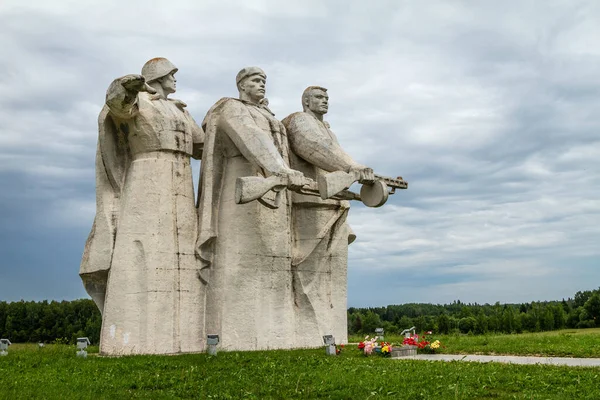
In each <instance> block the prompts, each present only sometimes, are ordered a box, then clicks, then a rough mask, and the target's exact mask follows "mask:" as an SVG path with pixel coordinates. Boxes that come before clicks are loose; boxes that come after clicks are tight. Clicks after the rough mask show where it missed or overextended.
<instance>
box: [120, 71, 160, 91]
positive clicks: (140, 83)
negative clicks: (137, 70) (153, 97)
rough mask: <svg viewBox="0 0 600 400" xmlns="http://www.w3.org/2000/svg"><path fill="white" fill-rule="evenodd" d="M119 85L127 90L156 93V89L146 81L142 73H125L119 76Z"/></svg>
mask: <svg viewBox="0 0 600 400" xmlns="http://www.w3.org/2000/svg"><path fill="white" fill-rule="evenodd" d="M121 85H123V87H124V88H125V89H126V90H127V91H128V92H134V93H138V92H148V93H151V94H154V93H156V90H155V89H154V88H153V87H152V86H150V85H148V84H147V83H146V78H144V77H143V76H142V75H136V74H130V75H125V76H124V77H122V78H121Z"/></svg>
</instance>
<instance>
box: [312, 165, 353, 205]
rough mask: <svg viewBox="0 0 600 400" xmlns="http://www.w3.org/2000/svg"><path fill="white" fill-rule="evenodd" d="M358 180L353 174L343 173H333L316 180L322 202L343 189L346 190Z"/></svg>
mask: <svg viewBox="0 0 600 400" xmlns="http://www.w3.org/2000/svg"><path fill="white" fill-rule="evenodd" d="M357 180H358V177H357V176H356V175H355V174H349V173H348V172H344V171H334V172H330V173H328V174H325V175H320V176H319V178H318V185H319V193H320V195H321V198H322V199H323V200H325V199H329V198H331V197H332V196H334V195H336V194H338V193H339V192H341V191H342V190H344V189H348V188H349V187H350V186H351V185H352V184H353V183H354V182H356V181H357Z"/></svg>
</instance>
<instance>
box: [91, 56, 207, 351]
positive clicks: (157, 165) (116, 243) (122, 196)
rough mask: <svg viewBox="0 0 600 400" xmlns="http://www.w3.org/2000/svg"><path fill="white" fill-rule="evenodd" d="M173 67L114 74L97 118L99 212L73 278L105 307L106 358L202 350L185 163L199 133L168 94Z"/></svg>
mask: <svg viewBox="0 0 600 400" xmlns="http://www.w3.org/2000/svg"><path fill="white" fill-rule="evenodd" d="M175 72H177V68H175V66H174V65H173V64H172V63H170V62H169V61H168V60H166V59H163V58H156V59H152V60H150V61H149V62H148V63H146V65H145V66H144V68H143V69H142V73H143V75H127V76H124V77H121V78H118V79H116V80H115V81H113V83H112V84H111V85H110V87H109V89H108V91H107V95H106V104H105V106H104V108H103V110H102V112H101V114H100V117H99V120H98V122H99V138H98V153H97V158H96V199H97V210H96V218H95V220H94V225H93V227H92V232H91V233H90V236H89V238H88V241H87V243H86V248H85V251H84V255H83V259H82V263H81V269H80V275H81V278H82V280H83V282H84V285H85V287H86V289H87V290H88V293H89V294H90V296H92V298H93V299H94V300H95V301H96V304H97V305H98V307H99V308H100V310H101V312H102V320H103V322H102V332H101V338H100V351H101V353H103V354H110V355H120V354H165V353H179V352H197V351H202V350H204V330H203V328H204V284H203V283H202V282H201V281H200V279H199V278H198V270H199V263H198V261H197V260H196V257H195V255H194V250H195V241H196V237H197V213H196V208H195V206H194V193H193V182H192V174H191V169H190V156H192V155H195V156H196V157H197V158H199V156H200V154H201V152H202V143H203V140H204V133H203V132H202V129H201V128H200V127H199V126H198V125H197V124H196V123H195V121H194V120H193V118H192V117H191V116H190V114H189V113H188V112H187V111H186V110H185V103H183V102H181V101H179V100H172V99H168V98H167V96H168V95H169V94H170V93H173V92H175V86H176V80H175V78H174V74H175ZM144 75H146V77H144Z"/></svg>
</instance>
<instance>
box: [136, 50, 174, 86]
mask: <svg viewBox="0 0 600 400" xmlns="http://www.w3.org/2000/svg"><path fill="white" fill-rule="evenodd" d="M177 71H178V69H177V67H176V66H175V65H173V63H172V62H171V61H169V60H167V59H166V58H164V57H156V58H153V59H152V60H149V61H148V62H146V64H144V66H143V67H142V75H143V76H144V78H146V83H147V84H149V85H150V86H152V87H154V88H155V89H158V87H157V86H160V88H161V89H162V90H161V91H162V92H163V93H164V94H165V95H168V94H169V93H175V91H176V90H177V79H175V73H176V72H177Z"/></svg>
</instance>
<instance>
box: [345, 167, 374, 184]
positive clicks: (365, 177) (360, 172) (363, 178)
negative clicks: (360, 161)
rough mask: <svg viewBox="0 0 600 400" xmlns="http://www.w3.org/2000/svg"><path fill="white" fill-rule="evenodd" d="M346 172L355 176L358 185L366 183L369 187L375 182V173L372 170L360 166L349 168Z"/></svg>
mask: <svg viewBox="0 0 600 400" xmlns="http://www.w3.org/2000/svg"><path fill="white" fill-rule="evenodd" d="M348 172H349V173H354V174H356V176H357V178H358V182H360V183H366V184H368V185H370V184H372V183H373V182H375V173H374V172H373V169H372V168H369V167H365V166H363V165H361V166H357V167H353V168H350V171H348Z"/></svg>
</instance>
